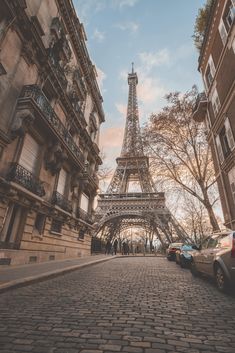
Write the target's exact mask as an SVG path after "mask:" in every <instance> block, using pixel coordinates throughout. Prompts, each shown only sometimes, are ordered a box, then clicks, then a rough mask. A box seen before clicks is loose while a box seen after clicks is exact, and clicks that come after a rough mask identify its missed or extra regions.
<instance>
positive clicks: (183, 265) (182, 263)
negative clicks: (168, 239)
mask: <svg viewBox="0 0 235 353" xmlns="http://www.w3.org/2000/svg"><path fill="white" fill-rule="evenodd" d="M180 267H181V268H185V267H186V266H185V263H184V260H183V259H180Z"/></svg>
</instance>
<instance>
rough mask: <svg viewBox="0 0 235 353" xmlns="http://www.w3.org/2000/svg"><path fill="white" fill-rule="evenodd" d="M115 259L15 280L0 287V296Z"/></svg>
mask: <svg viewBox="0 0 235 353" xmlns="http://www.w3.org/2000/svg"><path fill="white" fill-rule="evenodd" d="M115 258H116V257H108V258H105V259H100V260H95V261H90V262H87V263H84V264H80V265H74V266H70V267H67V268H64V269H59V270H55V271H49V272H45V273H43V274H41V275H37V276H30V277H25V278H23V279H17V280H14V281H11V282H7V283H5V284H2V285H0V294H1V293H4V292H6V291H8V290H11V289H16V288H20V287H25V286H27V285H29V284H33V283H39V282H43V281H46V280H47V279H50V278H55V277H59V276H61V275H64V274H66V273H69V272H72V271H75V270H79V269H82V268H84V267H89V266H92V265H96V264H99V263H102V262H105V261H110V260H113V259H115Z"/></svg>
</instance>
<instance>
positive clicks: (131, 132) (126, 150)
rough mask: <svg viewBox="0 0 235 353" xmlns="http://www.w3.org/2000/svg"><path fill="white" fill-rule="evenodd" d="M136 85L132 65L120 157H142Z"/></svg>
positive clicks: (135, 75)
mask: <svg viewBox="0 0 235 353" xmlns="http://www.w3.org/2000/svg"><path fill="white" fill-rule="evenodd" d="M137 84H138V77H137V73H136V72H134V63H132V71H131V73H129V74H128V85H129V94H128V105H127V117H126V127H125V133H124V139H123V144H122V151H121V157H134V156H138V157H140V156H143V155H144V152H143V144H142V139H141V135H140V125H139V111H138V102H137V93H136V86H137Z"/></svg>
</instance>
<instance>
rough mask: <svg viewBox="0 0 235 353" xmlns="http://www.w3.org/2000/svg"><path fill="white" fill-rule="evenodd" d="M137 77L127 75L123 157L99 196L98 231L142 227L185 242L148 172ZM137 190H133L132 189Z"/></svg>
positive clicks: (106, 232) (114, 232)
mask: <svg viewBox="0 0 235 353" xmlns="http://www.w3.org/2000/svg"><path fill="white" fill-rule="evenodd" d="M137 84H138V77H137V74H136V72H134V67H133V64H132V72H131V73H129V74H128V85H129V94H128V106H127V117H126V126H125V133H124V139H123V145H122V150H121V155H120V157H118V158H117V159H116V161H117V168H116V170H115V172H114V175H113V177H112V180H111V182H110V185H109V187H108V189H107V192H106V193H104V194H99V198H98V205H97V209H96V221H97V223H96V232H97V233H98V232H99V233H102V234H103V235H104V236H106V237H109V238H110V239H112V238H114V237H116V236H117V235H118V234H119V232H121V231H122V230H124V229H126V228H130V227H142V228H144V229H145V231H146V232H149V233H151V234H155V235H156V236H157V237H158V238H159V240H160V241H161V243H162V244H164V243H165V242H172V240H173V238H172V229H174V231H175V233H176V234H177V237H178V238H180V239H182V240H186V238H187V234H186V233H185V232H184V230H183V229H182V228H181V227H180V225H179V224H178V222H177V221H176V220H175V218H174V217H173V216H172V215H171V213H170V212H169V210H168V209H167V207H166V206H165V196H164V193H163V192H157V191H156V189H155V185H154V183H153V181H152V178H151V175H150V172H149V158H148V157H147V156H145V155H144V149H143V142H142V138H141V134H140V125H139V112H138V102H137V92H136V86H137ZM133 185H134V186H136V187H137V186H138V191H132V192H131V191H130V188H131V186H132V187H133Z"/></svg>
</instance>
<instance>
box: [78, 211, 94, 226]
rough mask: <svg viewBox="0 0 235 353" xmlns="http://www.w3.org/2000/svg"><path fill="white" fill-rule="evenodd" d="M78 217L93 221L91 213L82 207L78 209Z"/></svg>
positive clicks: (88, 221) (87, 221)
mask: <svg viewBox="0 0 235 353" xmlns="http://www.w3.org/2000/svg"><path fill="white" fill-rule="evenodd" d="M77 218H80V219H81V220H83V221H85V222H86V223H89V224H92V223H93V221H92V217H91V214H89V213H87V212H86V211H84V210H83V209H81V208H80V207H78V209H77Z"/></svg>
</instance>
